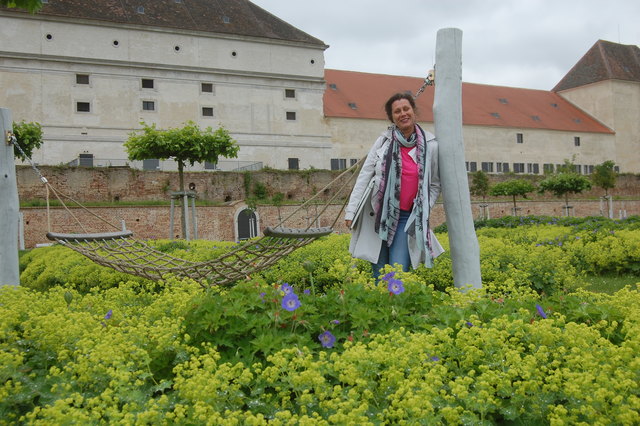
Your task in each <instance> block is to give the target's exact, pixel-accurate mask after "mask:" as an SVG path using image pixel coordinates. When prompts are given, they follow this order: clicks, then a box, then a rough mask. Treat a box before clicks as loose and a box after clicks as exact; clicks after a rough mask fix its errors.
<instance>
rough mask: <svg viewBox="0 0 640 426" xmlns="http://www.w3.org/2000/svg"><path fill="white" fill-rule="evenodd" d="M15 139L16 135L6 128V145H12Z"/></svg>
mask: <svg viewBox="0 0 640 426" xmlns="http://www.w3.org/2000/svg"><path fill="white" fill-rule="evenodd" d="M16 141H17V139H16V135H14V134H13V133H12V132H11V130H7V139H6V142H7V145H12V144H14V143H16Z"/></svg>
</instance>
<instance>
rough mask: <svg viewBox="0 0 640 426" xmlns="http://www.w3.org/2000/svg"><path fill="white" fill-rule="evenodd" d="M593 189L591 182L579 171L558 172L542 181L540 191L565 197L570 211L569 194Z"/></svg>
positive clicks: (566, 205) (539, 186)
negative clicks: (578, 172)
mask: <svg viewBox="0 0 640 426" xmlns="http://www.w3.org/2000/svg"><path fill="white" fill-rule="evenodd" d="M589 189H591V182H590V181H589V179H588V178H587V177H585V176H582V175H579V174H577V173H573V172H572V173H567V172H563V173H558V174H556V175H553V176H549V177H548V178H546V179H544V180H542V181H540V183H539V184H538V192H539V193H541V194H542V193H545V192H551V193H552V194H553V195H555V196H556V197H558V198H562V197H564V201H565V207H566V208H567V212H568V211H569V210H568V209H569V194H579V193H581V192H582V191H587V190H589Z"/></svg>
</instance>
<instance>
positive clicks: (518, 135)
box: [516, 133, 524, 143]
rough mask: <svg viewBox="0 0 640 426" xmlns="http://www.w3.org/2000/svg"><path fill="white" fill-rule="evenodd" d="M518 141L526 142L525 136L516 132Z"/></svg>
mask: <svg viewBox="0 0 640 426" xmlns="http://www.w3.org/2000/svg"><path fill="white" fill-rule="evenodd" d="M516 143H524V136H523V135H522V133H516Z"/></svg>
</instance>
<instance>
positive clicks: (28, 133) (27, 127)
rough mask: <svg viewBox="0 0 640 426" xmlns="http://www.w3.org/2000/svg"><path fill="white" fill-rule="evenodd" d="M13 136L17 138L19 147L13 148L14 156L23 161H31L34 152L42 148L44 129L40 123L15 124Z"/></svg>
mask: <svg viewBox="0 0 640 426" xmlns="http://www.w3.org/2000/svg"><path fill="white" fill-rule="evenodd" d="M13 134H14V135H15V136H16V143H17V144H18V145H19V146H20V148H21V149H22V151H20V149H18V147H17V146H15V145H14V147H13V155H14V156H15V158H18V159H20V160H22V161H26V160H27V159H31V156H32V155H33V151H35V150H36V149H38V148H40V147H41V146H42V143H43V140H42V127H41V126H40V124H39V123H26V122H25V121H24V120H23V121H21V122H20V123H16V122H13Z"/></svg>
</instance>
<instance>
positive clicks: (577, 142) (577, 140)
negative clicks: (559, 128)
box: [573, 136, 580, 146]
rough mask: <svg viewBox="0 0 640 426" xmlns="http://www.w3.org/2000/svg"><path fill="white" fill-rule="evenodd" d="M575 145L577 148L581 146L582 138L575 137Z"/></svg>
mask: <svg viewBox="0 0 640 426" xmlns="http://www.w3.org/2000/svg"><path fill="white" fill-rule="evenodd" d="M573 144H574V145H575V146H580V136H574V138H573Z"/></svg>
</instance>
